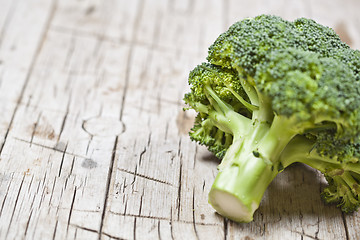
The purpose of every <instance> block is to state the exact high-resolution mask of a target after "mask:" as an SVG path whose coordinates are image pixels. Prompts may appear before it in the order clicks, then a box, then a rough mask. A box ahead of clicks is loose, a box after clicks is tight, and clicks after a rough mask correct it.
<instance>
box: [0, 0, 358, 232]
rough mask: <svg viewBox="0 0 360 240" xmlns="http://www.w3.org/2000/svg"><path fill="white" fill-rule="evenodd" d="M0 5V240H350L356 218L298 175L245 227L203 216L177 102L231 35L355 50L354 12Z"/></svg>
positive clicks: (305, 5) (157, 0)
mask: <svg viewBox="0 0 360 240" xmlns="http://www.w3.org/2000/svg"><path fill="white" fill-rule="evenodd" d="M0 3H1V6H2V8H1V9H0V34H1V35H0V99H2V100H3V101H1V102H0V109H1V111H2V112H3V116H2V119H1V122H0V136H1V137H2V139H3V140H2V141H5V144H4V145H3V148H2V151H1V161H0V169H1V171H0V206H1V207H0V238H1V239H358V238H359V237H360V236H359V233H358V231H357V226H359V216H358V214H357V213H356V214H354V215H344V214H342V213H341V212H340V211H339V210H338V209H336V208H335V207H334V206H326V205H324V204H323V202H322V201H321V199H320V196H319V193H320V191H321V189H322V188H323V187H324V179H323V178H322V177H321V176H320V175H319V174H318V173H317V172H316V171H314V170H311V169H309V168H307V167H305V166H303V165H296V166H293V167H291V168H289V169H287V170H286V171H284V172H283V173H282V174H281V175H279V176H278V177H277V178H276V179H275V181H274V182H273V183H272V184H271V186H270V188H269V189H268V191H267V192H266V194H265V197H264V200H263V202H262V204H261V206H260V208H259V210H258V211H257V212H256V214H255V221H254V222H252V223H250V224H236V223H233V222H231V221H227V220H224V219H223V218H222V217H221V216H219V215H217V214H215V213H214V211H213V209H212V208H211V207H210V206H209V204H208V203H207V194H208V191H209V189H210V187H211V184H212V182H213V179H214V177H215V175H216V173H217V170H216V165H217V164H218V160H217V159H215V158H214V157H213V156H212V155H211V154H209V153H208V152H207V150H206V149H204V148H203V147H200V146H197V145H196V144H195V143H193V142H191V141H190V140H189V138H188V136H187V131H188V129H189V128H190V127H191V125H192V121H193V118H194V113H192V112H183V111H182V107H183V105H182V104H183V103H182V100H181V99H182V96H183V94H184V93H185V92H186V91H187V89H188V86H187V83H186V78H187V74H188V72H189V71H190V70H191V69H192V68H193V67H194V66H195V65H196V64H198V63H200V62H201V61H204V60H205V56H206V50H207V47H208V46H209V45H210V44H211V43H212V42H213V40H214V39H215V38H216V37H217V36H218V34H219V33H221V32H222V31H224V30H225V29H226V28H227V27H228V26H229V25H230V24H231V23H233V22H234V21H236V20H238V19H241V18H244V17H247V16H254V15H258V14H261V13H272V14H277V15H281V16H283V17H285V18H287V19H294V18H295V17H298V16H306V17H312V18H315V19H316V20H318V21H320V22H321V23H323V24H326V25H329V26H332V27H334V28H335V29H336V30H337V31H338V32H339V33H340V34H341V35H342V37H343V38H344V40H346V41H348V42H349V43H350V44H351V45H352V46H353V47H358V46H360V45H359V44H360V31H359V30H358V29H357V27H356V26H357V25H358V24H359V21H360V20H359V17H358V16H357V14H356V12H355V11H353V9H355V8H356V6H358V5H359V3H358V2H357V1H355V0H346V1H333V2H331V3H330V2H327V1H317V2H314V1H310V0H307V1H303V2H299V1H263V0H256V1H248V2H246V1H241V2H239V1H232V0H226V1H215V0H212V1H204V0H197V1H190V0H188V1H182V0H151V1H145V0H136V1H125V0H124V1H115V0H106V1H99V0H87V1H70V0H65V1H58V2H57V3H55V2H51V1H44V0H30V1H23V0H16V1H0ZM340 5H341V6H343V8H339V6H340ZM28 9H32V11H28ZM329 12H333V13H334V14H332V15H329V14H328V13H329ZM343 16H347V17H346V18H344V17H343Z"/></svg>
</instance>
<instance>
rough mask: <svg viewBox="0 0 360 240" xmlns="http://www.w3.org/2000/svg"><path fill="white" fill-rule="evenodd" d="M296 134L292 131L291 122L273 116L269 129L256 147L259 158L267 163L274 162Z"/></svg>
mask: <svg viewBox="0 0 360 240" xmlns="http://www.w3.org/2000/svg"><path fill="white" fill-rule="evenodd" d="M296 134H297V132H296V131H294V130H292V121H291V120H289V119H287V118H283V117H278V116H275V117H274V120H273V122H272V124H271V128H270V130H269V131H268V133H267V134H266V135H265V136H264V138H263V139H262V140H261V142H260V144H259V146H258V152H259V154H260V155H261V157H262V158H263V159H264V160H265V161H268V162H276V161H277V160H278V158H279V156H280V154H281V152H282V151H283V150H284V148H285V147H286V145H287V144H288V143H289V142H290V141H291V139H292V138H293V137H294V136H295V135H296Z"/></svg>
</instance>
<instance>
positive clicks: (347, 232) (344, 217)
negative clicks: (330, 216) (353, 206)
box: [341, 212, 350, 240]
mask: <svg viewBox="0 0 360 240" xmlns="http://www.w3.org/2000/svg"><path fill="white" fill-rule="evenodd" d="M341 219H342V222H343V224H344V229H345V237H346V240H349V239H350V237H349V229H348V225H347V223H346V216H345V214H344V212H342V213H341Z"/></svg>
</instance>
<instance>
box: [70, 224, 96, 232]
mask: <svg viewBox="0 0 360 240" xmlns="http://www.w3.org/2000/svg"><path fill="white" fill-rule="evenodd" d="M70 226H71V227H74V228H76V229H81V230H84V231H88V232H93V233H99V232H98V231H97V230H95V229H91V228H87V227H83V226H80V225H77V224H70Z"/></svg>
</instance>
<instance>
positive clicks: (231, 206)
mask: <svg viewBox="0 0 360 240" xmlns="http://www.w3.org/2000/svg"><path fill="white" fill-rule="evenodd" d="M249 147H250V146H247V144H244V143H243V142H242V141H240V140H237V141H236V142H234V143H233V145H232V146H231V147H230V148H229V150H228V152H227V153H226V155H225V157H224V160H225V161H230V162H231V163H232V164H231V165H229V166H227V167H226V168H223V169H222V170H220V171H219V173H218V175H217V177H216V179H215V181H214V184H213V186H212V188H211V191H210V193H209V202H210V204H211V205H212V206H213V207H214V208H215V209H216V211H217V212H219V213H220V214H222V215H223V216H225V217H227V218H229V219H232V220H234V221H238V222H250V221H252V219H253V214H254V211H255V210H256V209H257V208H258V207H259V204H260V202H261V199H262V196H263V195H264V192H265V190H266V189H267V187H268V185H269V184H270V183H271V181H272V180H273V179H274V177H275V176H276V175H277V172H276V171H273V170H272V168H271V166H270V165H268V164H267V163H265V162H264V161H263V160H262V159H261V158H258V157H256V156H255V155H254V154H253V152H252V151H251V149H252V148H251V147H250V148H249ZM227 158H231V160H227Z"/></svg>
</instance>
